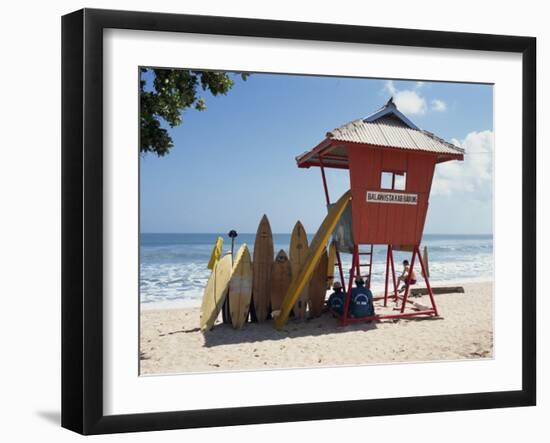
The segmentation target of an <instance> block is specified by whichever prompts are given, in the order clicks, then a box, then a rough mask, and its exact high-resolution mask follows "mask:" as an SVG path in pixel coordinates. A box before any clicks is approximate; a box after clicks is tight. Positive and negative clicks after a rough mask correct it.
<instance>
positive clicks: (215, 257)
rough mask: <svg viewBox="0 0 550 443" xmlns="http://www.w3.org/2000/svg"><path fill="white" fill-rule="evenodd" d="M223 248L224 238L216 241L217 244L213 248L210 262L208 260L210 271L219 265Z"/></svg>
mask: <svg viewBox="0 0 550 443" xmlns="http://www.w3.org/2000/svg"><path fill="white" fill-rule="evenodd" d="M222 248H223V237H218V238H217V239H216V243H215V244H214V247H213V248H212V252H211V253H210V260H208V265H207V266H208V269H214V266H215V265H216V263H218V261H219V259H220V257H221V256H222Z"/></svg>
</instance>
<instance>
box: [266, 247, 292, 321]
mask: <svg viewBox="0 0 550 443" xmlns="http://www.w3.org/2000/svg"><path fill="white" fill-rule="evenodd" d="M290 279H291V270H290V261H289V260H288V256H287V255H286V252H285V251H284V250H283V249H281V250H280V251H279V252H278V254H277V256H276V257H275V261H274V262H273V265H272V266H271V309H272V312H273V316H276V315H277V313H278V312H279V311H280V309H281V303H282V302H283V298H284V296H285V294H286V291H287V289H288V287H289V285H290Z"/></svg>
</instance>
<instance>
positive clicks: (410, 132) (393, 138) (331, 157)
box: [296, 98, 464, 168]
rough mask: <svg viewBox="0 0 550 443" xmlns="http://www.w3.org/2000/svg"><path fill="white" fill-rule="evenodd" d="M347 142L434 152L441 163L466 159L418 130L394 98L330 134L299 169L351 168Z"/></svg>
mask: <svg viewBox="0 0 550 443" xmlns="http://www.w3.org/2000/svg"><path fill="white" fill-rule="evenodd" d="M339 142H340V143H339ZM346 143H361V144H364V145H370V146H376V147H382V148H395V149H407V150H412V151H423V152H430V153H434V154H437V156H438V162H441V161H448V160H453V159H459V160H462V159H463V158H464V149H461V148H459V147H458V146H455V145H453V144H452V143H449V142H446V141H445V140H443V139H441V138H439V137H437V136H436V135H434V134H432V133H431V132H428V131H423V130H421V129H420V128H418V127H417V126H416V125H415V124H414V123H413V122H411V121H410V120H409V119H408V118H407V117H405V115H404V114H402V113H401V112H400V111H399V110H398V109H397V107H396V106H395V103H393V99H391V98H390V99H389V100H388V102H387V103H386V105H385V106H383V107H382V108H381V109H379V110H378V111H376V112H375V113H374V114H372V115H370V116H368V117H366V118H363V119H359V120H354V121H352V122H349V123H347V124H345V125H343V126H341V127H339V128H336V129H334V130H332V131H330V132H328V133H327V136H326V138H325V140H323V141H322V142H321V143H319V145H317V146H316V147H315V148H313V149H312V150H310V151H308V152H304V153H303V154H301V155H299V156H298V157H297V158H296V161H297V162H298V166H300V167H306V168H309V167H310V166H320V165H321V164H322V163H323V164H324V165H325V166H327V167H333V168H348V167H349V165H348V156H347V148H346V146H345V145H346ZM321 156H322V158H321Z"/></svg>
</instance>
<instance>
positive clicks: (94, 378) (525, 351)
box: [62, 9, 536, 434]
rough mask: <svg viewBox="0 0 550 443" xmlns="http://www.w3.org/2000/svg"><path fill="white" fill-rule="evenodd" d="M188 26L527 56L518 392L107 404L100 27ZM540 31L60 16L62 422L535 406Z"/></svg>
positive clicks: (86, 429)
mask: <svg viewBox="0 0 550 443" xmlns="http://www.w3.org/2000/svg"><path fill="white" fill-rule="evenodd" d="M107 28H118V29H132V30H146V31H170V32H191V33H199V34H217V35H227V36H249V37H269V38H279V39H301V40H317V41H332V42H352V43H369V44H377V45H399V46H411V47H412V46H415V47H424V48H452V49H469V50H480V51H502V52H510V53H519V54H521V55H522V65H523V67H522V69H523V80H522V82H523V84H522V88H523V98H522V112H523V118H522V131H523V134H522V137H523V138H522V158H523V164H522V168H523V178H522V182H523V189H522V195H523V202H522V205H523V207H522V210H523V214H522V221H523V232H522V240H523V245H522V253H523V257H522V290H523V293H522V297H521V318H522V389H521V390H517V391H506V392H478V393H469V394H458V395H436V396H422V397H406V398H392V399H374V400H357V401H336V402H324V403H308V404H284V405H268V406H261V407H237V408H230V409H209V410H191V411H177V412H161V413H142V414H131V415H109V416H106V415H104V413H103V407H102V405H103V374H102V372H103V338H102V325H103V318H102V315H103V300H102V283H103V279H102V278H103V276H102V268H103V248H102V245H103V229H102V223H103V210H102V206H103V198H102V195H103V182H102V180H103V166H102V165H103V148H102V137H103V122H102V120H103V111H102V109H103V108H102V106H103V98H102V96H103V87H102V81H103V79H102V76H103V47H102V45H103V30H104V29H107ZM535 67H536V39H535V38H532V37H517V36H504V35H485V34H471V33H457V32H441V31H423V30H412V29H391V28H378V27H367V26H348V25H338V24H320V23H300V22H288V21H274V20H257V19H243V18H230V17H211V16H197V15H176V14H161V13H150V12H128V11H110V10H97V9H83V10H79V11H76V12H73V13H71V14H68V15H65V16H63V18H62V426H63V427H65V428H68V429H71V430H73V431H76V432H79V433H82V434H105V433H115V432H132V431H152V430H162V429H179V428H193V427H211V426H228V425H240V424H256V423H273V422H286V421H302V420H319V419H334V418H348V417H363V416H380V415H394V414H415V413H425V412H437V411H458V410H471V409H487V408H502V407H517V406H532V405H535V404H536V315H535V314H536V312H535V309H536V297H535V295H536V275H535V274H536V69H535Z"/></svg>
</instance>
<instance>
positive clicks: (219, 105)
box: [140, 73, 493, 234]
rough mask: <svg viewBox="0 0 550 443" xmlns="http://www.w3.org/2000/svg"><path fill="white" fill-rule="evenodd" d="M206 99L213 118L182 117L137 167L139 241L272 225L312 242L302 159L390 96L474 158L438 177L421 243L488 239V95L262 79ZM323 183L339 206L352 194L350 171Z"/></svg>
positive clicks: (429, 86)
mask: <svg viewBox="0 0 550 443" xmlns="http://www.w3.org/2000/svg"><path fill="white" fill-rule="evenodd" d="M201 93H202V95H201V96H202V97H204V99H205V101H206V106H207V109H206V110H205V111H202V112H199V111H197V110H194V109H189V110H185V111H184V112H183V123H182V124H181V125H179V126H178V127H176V128H172V129H170V130H169V132H170V135H171V137H172V138H173V141H174V147H173V148H172V150H171V151H170V153H169V154H168V155H166V156H164V157H157V156H156V155H155V154H141V156H140V230H141V232H147V233H153V232H154V233H180V232H181V233H207V232H208V233H209V232H221V233H224V232H228V231H229V230H230V229H236V230H237V231H238V232H242V233H247V232H248V233H253V232H256V229H257V226H258V223H259V221H260V219H261V217H262V215H263V214H267V216H268V217H269V221H270V223H271V227H272V230H273V232H274V233H290V232H291V231H292V227H293V226H294V224H295V223H296V221H297V220H300V221H301V222H302V224H303V225H304V226H305V228H306V231H307V232H310V233H314V232H315V231H316V230H317V227H318V226H319V225H320V224H321V222H322V220H323V218H324V216H325V215H326V208H325V198H324V193H323V187H322V181H321V176H320V171H319V168H310V169H299V168H298V167H297V166H296V161H295V157H296V156H297V155H299V154H301V153H303V152H304V151H308V150H310V149H311V148H313V147H314V146H316V145H317V144H318V143H319V142H321V141H322V140H323V139H324V137H325V134H326V133H327V132H328V131H330V130H332V129H334V128H337V127H339V126H342V125H343V124H345V123H347V122H349V121H352V120H356V119H358V118H364V117H366V116H367V115H369V114H371V113H373V112H374V111H376V110H377V109H379V108H380V107H382V106H383V105H384V104H385V103H386V102H387V101H388V99H389V98H390V97H393V98H394V102H395V104H396V105H397V108H398V109H399V110H400V111H401V112H403V113H404V114H405V115H406V116H407V117H408V118H409V119H410V120H411V121H412V122H414V123H415V124H416V125H417V126H418V127H420V128H421V129H426V130H428V131H430V132H433V133H434V134H436V135H437V136H439V137H441V138H443V139H445V140H447V141H449V142H452V143H454V144H456V145H457V146H460V147H462V148H464V149H465V150H466V154H465V160H464V161H463V162H460V161H453V162H447V163H444V164H439V165H437V166H436V173H435V176H434V181H433V185H432V191H431V194H430V207H429V210H428V215H427V220H426V225H425V228H424V233H427V234H490V233H492V226H493V215H492V214H493V209H492V205H493V87H492V86H491V85H478V84H464V83H444V82H423V81H397V80H387V79H364V78H361V79H357V78H345V77H318V76H298V75H283V74H262V73H256V74H252V75H251V76H250V77H249V78H248V79H247V80H246V81H243V80H241V79H240V77H238V76H235V85H234V87H233V88H232V89H231V90H230V91H229V93H228V94H227V95H226V96H218V97H213V96H212V95H210V94H209V93H207V92H203V91H201ZM327 178H328V184H329V191H330V192H331V200H333V201H335V200H337V198H338V197H339V196H340V195H341V194H342V193H344V192H345V191H346V190H347V189H349V173H348V171H346V170H328V173H327Z"/></svg>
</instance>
